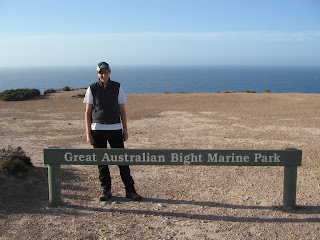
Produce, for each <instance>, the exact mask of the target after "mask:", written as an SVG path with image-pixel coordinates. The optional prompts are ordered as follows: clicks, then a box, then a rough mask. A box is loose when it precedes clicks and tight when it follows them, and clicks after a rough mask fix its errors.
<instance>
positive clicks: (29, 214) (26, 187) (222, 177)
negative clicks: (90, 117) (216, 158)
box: [0, 90, 320, 240]
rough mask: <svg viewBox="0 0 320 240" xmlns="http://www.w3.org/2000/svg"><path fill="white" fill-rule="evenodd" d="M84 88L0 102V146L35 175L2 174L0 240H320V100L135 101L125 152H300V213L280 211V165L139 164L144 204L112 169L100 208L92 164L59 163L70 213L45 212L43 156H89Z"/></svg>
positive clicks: (220, 97) (160, 97) (187, 97)
mask: <svg viewBox="0 0 320 240" xmlns="http://www.w3.org/2000/svg"><path fill="white" fill-rule="evenodd" d="M84 91H85V90H77V91H72V92H58V93H55V94H52V95H51V97H49V98H44V97H41V98H38V99H33V100H29V101H23V102H0V108H1V116H0V133H1V139H0V147H7V146H8V145H11V146H13V147H18V146H21V147H22V148H23V149H24V150H25V151H26V152H27V154H28V155H29V156H30V157H31V158H32V161H33V163H34V165H35V166H34V167H33V168H32V169H31V170H30V171H29V172H28V173H26V174H19V175H18V176H11V175H8V174H6V173H5V172H4V170H0V239H1V240H4V239H290V240H291V239H318V238H319V236H320V194H319V193H320V170H319V141H320V140H319V136H320V129H319V120H320V105H319V103H320V95H319V94H299V93H290V94H289V93H287V94H273V93H272V94H243V93H242V94H241V93H236V94H219V93H210V94H205V93H201V94H198V93H194V94H141V95H140V94H131V95H128V103H127V104H126V108H127V114H128V118H129V131H130V135H129V140H128V141H127V142H126V147H127V148H182V149H285V148H297V149H301V150H302V151H303V160H302V164H303V166H302V167H299V168H298V189H297V205H298V208H297V210H292V211H284V210H282V209H281V205H282V191H283V185H282V184H283V168H282V167H226V166H224V167H223V166H222V167H218V166H212V167H206V166H199V167H195V166H192V167H190V166H132V167H131V169H132V175H133V177H134V179H135V182H136V188H137V190H138V192H139V194H141V195H142V196H143V197H144V201H142V202H131V201H128V200H126V199H125V198H124V188H123V184H122V182H121V179H120V177H119V171H118V169H117V167H116V166H111V167H110V168H111V174H112V176H113V189H112V191H113V195H114V197H113V198H112V200H110V201H108V202H106V203H101V202H99V201H98V197H99V195H100V193H101V191H100V186H99V182H98V179H97V167H96V166H63V167H62V197H63V206H61V207H59V208H51V207H48V186H47V181H48V180H47V168H46V166H45V165H44V164H43V149H44V148H47V147H50V146H57V147H61V148H91V146H89V145H87V143H86V141H85V128H84V109H85V106H84V104H82V98H76V97H72V96H77V94H84Z"/></svg>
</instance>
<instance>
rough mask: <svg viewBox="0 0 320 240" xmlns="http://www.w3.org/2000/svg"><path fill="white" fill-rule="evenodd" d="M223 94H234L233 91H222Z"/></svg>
mask: <svg viewBox="0 0 320 240" xmlns="http://www.w3.org/2000/svg"><path fill="white" fill-rule="evenodd" d="M223 93H235V92H234V91H223Z"/></svg>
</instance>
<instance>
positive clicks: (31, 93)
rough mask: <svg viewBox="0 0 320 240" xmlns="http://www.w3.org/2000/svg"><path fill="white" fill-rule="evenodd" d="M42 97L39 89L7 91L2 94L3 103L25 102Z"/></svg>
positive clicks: (0, 96) (0, 97)
mask: <svg viewBox="0 0 320 240" xmlns="http://www.w3.org/2000/svg"><path fill="white" fill-rule="evenodd" d="M39 95H40V91H39V90H38V89H29V88H18V89H11V90H5V91H3V92H1V93H0V99H1V100H2V101H23V100H26V99H29V98H33V97H36V96H39Z"/></svg>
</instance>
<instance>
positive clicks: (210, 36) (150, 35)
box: [0, 31, 320, 44]
mask: <svg viewBox="0 0 320 240" xmlns="http://www.w3.org/2000/svg"><path fill="white" fill-rule="evenodd" d="M102 39H107V40H126V39H128V40H130V39H134V40H139V39H141V40H154V39H157V40H176V39H191V40H192V39H194V40H210V41H265V42H305V41H314V40H319V39H320V31H305V32H280V31H279V32H277V31H244V32H241V31H234V32H233V31H230V32H181V33H179V32H136V33H107V34H55V35H35V36H14V37H2V38H0V44H5V43H6V44H8V43H9V44H15V43H32V42H43V41H67V40H71V41H72V40H80V41H81V40H102Z"/></svg>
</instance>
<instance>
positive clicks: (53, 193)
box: [48, 165, 62, 207]
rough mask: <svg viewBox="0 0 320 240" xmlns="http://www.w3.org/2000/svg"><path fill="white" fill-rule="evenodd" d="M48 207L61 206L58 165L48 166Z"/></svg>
mask: <svg viewBox="0 0 320 240" xmlns="http://www.w3.org/2000/svg"><path fill="white" fill-rule="evenodd" d="M48 185H49V206H50V207H57V206H59V205H61V202H62V201H61V171H60V165H48Z"/></svg>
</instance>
